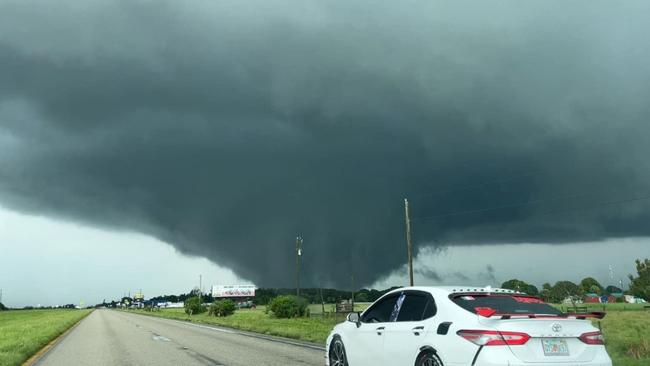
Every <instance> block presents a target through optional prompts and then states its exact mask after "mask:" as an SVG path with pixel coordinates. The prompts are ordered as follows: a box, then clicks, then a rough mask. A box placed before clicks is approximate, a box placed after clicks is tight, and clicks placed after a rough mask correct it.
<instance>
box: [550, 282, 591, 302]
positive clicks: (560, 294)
mask: <svg viewBox="0 0 650 366" xmlns="http://www.w3.org/2000/svg"><path fill="white" fill-rule="evenodd" d="M582 295H583V293H582V290H581V289H580V286H578V285H576V284H575V283H573V282H571V281H558V282H556V283H555V285H553V287H552V288H551V290H550V293H549V301H550V302H553V303H560V302H562V301H563V300H564V299H566V298H568V297H570V298H572V299H573V300H574V301H575V300H577V299H578V298H580V297H582Z"/></svg>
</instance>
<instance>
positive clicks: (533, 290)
mask: <svg viewBox="0 0 650 366" xmlns="http://www.w3.org/2000/svg"><path fill="white" fill-rule="evenodd" d="M501 288H506V289H508V290H515V291H520V292H525V293H527V294H528V295H533V296H537V295H539V290H537V287H535V286H534V285H531V284H529V283H526V282H524V281H522V280H517V279H512V280H508V281H506V282H504V283H503V284H501Z"/></svg>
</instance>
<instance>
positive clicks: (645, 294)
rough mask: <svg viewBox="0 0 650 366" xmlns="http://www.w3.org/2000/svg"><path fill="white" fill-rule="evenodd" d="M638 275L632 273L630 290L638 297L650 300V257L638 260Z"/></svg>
mask: <svg viewBox="0 0 650 366" xmlns="http://www.w3.org/2000/svg"><path fill="white" fill-rule="evenodd" d="M636 272H637V274H638V277H634V276H632V275H630V276H629V277H630V281H632V283H631V284H630V292H631V293H632V295H634V296H636V297H640V298H642V299H645V300H647V301H650V259H648V258H646V259H644V260H643V261H642V260H641V259H637V260H636Z"/></svg>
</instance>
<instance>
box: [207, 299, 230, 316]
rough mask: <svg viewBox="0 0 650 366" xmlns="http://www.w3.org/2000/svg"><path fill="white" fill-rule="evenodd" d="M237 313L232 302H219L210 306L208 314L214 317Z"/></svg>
mask: <svg viewBox="0 0 650 366" xmlns="http://www.w3.org/2000/svg"><path fill="white" fill-rule="evenodd" d="M234 313H235V303H234V302H233V301H232V300H228V299H226V300H217V301H215V302H213V303H212V305H210V309H208V314H210V315H212V316H228V315H232V314H234Z"/></svg>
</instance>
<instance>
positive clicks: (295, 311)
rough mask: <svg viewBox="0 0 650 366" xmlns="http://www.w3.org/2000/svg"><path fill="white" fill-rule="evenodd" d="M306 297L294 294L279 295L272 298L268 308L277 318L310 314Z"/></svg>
mask: <svg viewBox="0 0 650 366" xmlns="http://www.w3.org/2000/svg"><path fill="white" fill-rule="evenodd" d="M307 305H309V303H308V302H307V300H306V299H304V298H302V297H298V296H294V295H284V296H278V297H276V298H274V299H273V300H271V303H270V304H269V306H268V309H269V310H271V311H272V312H273V315H275V317H277V318H296V317H300V316H307V315H309V311H308V309H307Z"/></svg>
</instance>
